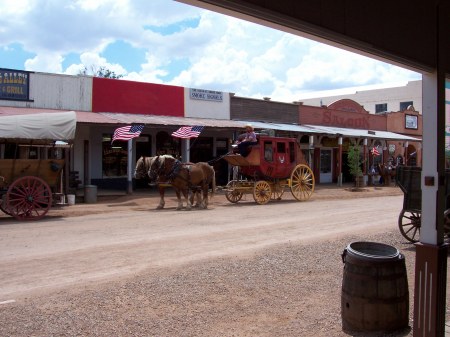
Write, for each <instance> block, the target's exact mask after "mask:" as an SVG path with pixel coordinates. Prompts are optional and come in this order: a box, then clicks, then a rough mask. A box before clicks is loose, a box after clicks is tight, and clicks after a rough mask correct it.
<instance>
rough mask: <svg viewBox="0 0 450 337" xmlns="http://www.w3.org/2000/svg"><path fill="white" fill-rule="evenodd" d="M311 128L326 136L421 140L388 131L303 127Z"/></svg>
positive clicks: (317, 126) (316, 126)
mask: <svg viewBox="0 0 450 337" xmlns="http://www.w3.org/2000/svg"><path fill="white" fill-rule="evenodd" d="M304 126H307V127H311V128H313V129H314V130H316V131H317V132H321V133H323V134H328V135H336V136H339V135H342V136H345V137H356V138H373V139H385V140H410V141H417V142H421V141H422V139H420V138H414V137H411V136H406V135H402V134H400V133H395V132H389V131H378V130H360V129H348V128H338V127H334V126H319V125H304Z"/></svg>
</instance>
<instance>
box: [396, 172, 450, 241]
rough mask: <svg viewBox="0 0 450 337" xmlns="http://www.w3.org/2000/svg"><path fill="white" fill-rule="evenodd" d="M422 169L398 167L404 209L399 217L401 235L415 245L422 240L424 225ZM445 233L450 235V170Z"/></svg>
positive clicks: (447, 179)
mask: <svg viewBox="0 0 450 337" xmlns="http://www.w3.org/2000/svg"><path fill="white" fill-rule="evenodd" d="M421 176H422V168H421V167H416V166H398V167H397V174H396V177H395V180H396V183H397V185H398V186H399V187H400V189H401V190H402V191H403V194H404V197H403V209H402V210H401V212H400V215H399V217H398V227H399V229H400V233H401V234H402V235H403V237H404V238H405V239H407V240H408V241H410V242H412V243H415V242H418V241H419V240H420V227H421V225H422V220H421V218H422V187H421ZM445 199H446V207H445V208H446V211H445V212H444V233H445V235H446V237H447V238H448V237H449V235H450V170H448V169H447V170H446V172H445Z"/></svg>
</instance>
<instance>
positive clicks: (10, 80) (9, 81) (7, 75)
mask: <svg viewBox="0 0 450 337" xmlns="http://www.w3.org/2000/svg"><path fill="white" fill-rule="evenodd" d="M29 89H30V73H29V72H28V71H20V70H11V69H0V99H8V100H18V101H28V100H29V92H30V91H29Z"/></svg>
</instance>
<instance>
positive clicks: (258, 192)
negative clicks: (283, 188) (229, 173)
mask: <svg viewBox="0 0 450 337" xmlns="http://www.w3.org/2000/svg"><path fill="white" fill-rule="evenodd" d="M271 195H272V189H271V188H270V185H269V183H268V182H267V181H264V180H260V181H257V182H256V183H255V185H254V186H253V199H255V201H256V202H257V203H258V204H260V205H264V204H267V203H268V202H269V200H270V196H271Z"/></svg>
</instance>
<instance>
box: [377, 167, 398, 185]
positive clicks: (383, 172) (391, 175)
mask: <svg viewBox="0 0 450 337" xmlns="http://www.w3.org/2000/svg"><path fill="white" fill-rule="evenodd" d="M378 173H379V174H380V176H382V177H383V184H384V185H386V186H390V185H391V181H394V182H395V174H396V167H395V166H394V165H392V164H390V163H387V164H381V163H379V164H378Z"/></svg>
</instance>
